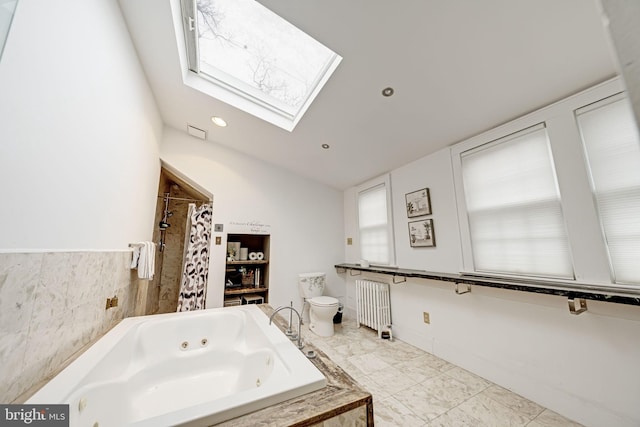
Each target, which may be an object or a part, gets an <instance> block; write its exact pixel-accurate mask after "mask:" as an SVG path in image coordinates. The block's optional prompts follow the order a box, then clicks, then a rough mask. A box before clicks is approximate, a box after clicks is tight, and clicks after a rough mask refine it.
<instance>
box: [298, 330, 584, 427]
mask: <svg viewBox="0 0 640 427" xmlns="http://www.w3.org/2000/svg"><path fill="white" fill-rule="evenodd" d="M302 331H303V338H304V339H306V340H309V341H310V342H312V343H313V344H314V345H315V346H317V347H318V348H319V349H321V350H322V351H324V352H325V353H326V354H327V355H328V356H329V357H331V358H332V359H333V360H334V361H335V362H336V363H337V364H338V365H340V367H341V368H342V369H344V370H345V371H346V372H347V373H348V374H349V375H350V376H351V377H352V378H353V379H354V380H356V381H357V382H359V383H360V384H361V385H362V386H363V387H364V388H365V389H367V390H368V391H369V392H370V393H371V394H372V396H373V402H374V403H373V411H374V418H375V425H376V426H382V427H397V426H403V427H405V426H406V427H414V426H415V427H466V426H469V427H489V426H522V427H581V424H578V423H575V422H573V421H571V420H569V419H567V418H564V417H562V416H561V415H559V414H556V413H555V412H553V411H551V410H549V409H547V408H544V407H542V406H540V405H538V404H536V403H535V402H532V401H530V400H528V399H526V398H524V397H522V396H520V395H518V394H516V393H513V392H511V391H509V390H508V389H506V388H503V387H501V386H499V385H497V384H494V383H492V382H491V381H488V380H486V379H484V378H482V377H480V376H478V375H475V374H473V373H471V372H469V371H467V370H465V369H463V368H461V367H459V366H456V365H454V364H451V363H449V362H447V361H445V360H443V359H440V358H439V357H437V356H435V355H433V354H431V353H428V352H426V351H423V350H421V349H419V348H417V347H414V346H412V345H410V344H407V343H405V342H403V341H401V340H398V339H395V340H394V341H388V340H381V339H379V338H378V337H377V334H376V332H375V331H374V330H372V329H369V328H367V327H364V326H363V327H360V328H358V326H357V324H356V323H355V321H353V320H351V319H349V318H347V317H345V318H343V322H342V323H341V324H338V325H335V331H336V333H335V335H334V336H332V337H318V336H317V335H315V334H314V333H313V332H311V331H309V329H308V326H307V325H306V324H305V325H303V329H302ZM376 379H377V381H376Z"/></svg>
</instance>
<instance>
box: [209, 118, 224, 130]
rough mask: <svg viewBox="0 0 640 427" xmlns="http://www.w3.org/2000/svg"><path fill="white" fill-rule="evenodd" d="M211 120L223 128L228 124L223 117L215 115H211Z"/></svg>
mask: <svg viewBox="0 0 640 427" xmlns="http://www.w3.org/2000/svg"><path fill="white" fill-rule="evenodd" d="M211 121H212V122H213V123H214V124H216V125H218V126H220V127H222V128H223V127H225V126H226V125H227V122H225V121H224V119H223V118H222V117H218V116H213V117H211Z"/></svg>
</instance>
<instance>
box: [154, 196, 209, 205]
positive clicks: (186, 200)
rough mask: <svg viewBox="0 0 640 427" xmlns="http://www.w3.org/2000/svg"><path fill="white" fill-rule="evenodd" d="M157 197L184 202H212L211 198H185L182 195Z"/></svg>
mask: <svg viewBox="0 0 640 427" xmlns="http://www.w3.org/2000/svg"><path fill="white" fill-rule="evenodd" d="M158 198H159V199H169V200H182V201H185V202H202V203H212V202H213V200H198V199H187V198H184V197H171V196H158Z"/></svg>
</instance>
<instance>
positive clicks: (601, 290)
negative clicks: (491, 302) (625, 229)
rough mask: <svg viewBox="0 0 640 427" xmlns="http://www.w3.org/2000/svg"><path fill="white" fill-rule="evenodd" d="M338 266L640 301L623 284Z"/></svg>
mask: <svg viewBox="0 0 640 427" xmlns="http://www.w3.org/2000/svg"><path fill="white" fill-rule="evenodd" d="M335 268H336V269H338V270H345V271H346V270H353V271H363V272H370V273H378V274H388V275H391V276H394V278H393V282H394V283H401V282H402V281H397V280H396V277H404V278H406V277H413V278H419V279H429V280H439V281H444V282H452V283H457V284H464V285H474V286H486V287H491V288H501V289H510V290H514V291H522V292H534V293H540V294H549V295H560V296H566V297H568V298H581V299H589V300H597V301H606V302H613V303H618V304H629V305H640V289H632V288H623V287H616V286H606V285H591V284H584V283H572V282H563V281H542V280H533V279H531V280H528V279H499V278H492V277H481V276H471V275H462V274H453V273H436V272H431V271H425V270H411V269H406V268H395V267H384V266H370V267H362V266H360V265H359V264H346V263H345V264H336V265H335Z"/></svg>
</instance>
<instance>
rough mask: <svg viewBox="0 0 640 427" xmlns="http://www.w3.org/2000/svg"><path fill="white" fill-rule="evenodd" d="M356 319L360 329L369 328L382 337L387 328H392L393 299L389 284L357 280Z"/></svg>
mask: <svg viewBox="0 0 640 427" xmlns="http://www.w3.org/2000/svg"><path fill="white" fill-rule="evenodd" d="M356 318H357V322H358V327H360V325H365V326H368V327H370V328H372V329H375V330H376V331H378V338H381V337H382V331H383V330H384V329H386V328H385V327H387V326H389V327H390V326H391V298H390V296H389V284H388V283H380V282H373V281H371V280H356Z"/></svg>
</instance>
